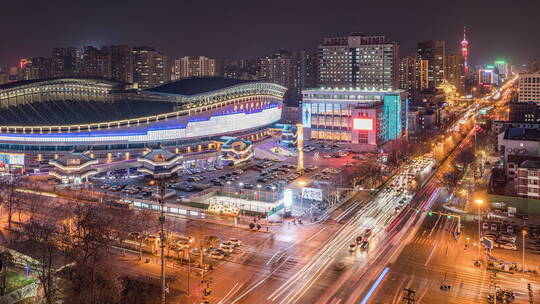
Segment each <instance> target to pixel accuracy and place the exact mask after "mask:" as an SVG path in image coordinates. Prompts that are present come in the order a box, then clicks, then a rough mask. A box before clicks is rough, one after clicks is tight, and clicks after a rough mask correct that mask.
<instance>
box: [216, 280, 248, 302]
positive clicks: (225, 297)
mask: <svg viewBox="0 0 540 304" xmlns="http://www.w3.org/2000/svg"><path fill="white" fill-rule="evenodd" d="M242 285H244V283H242ZM242 285H240V287H242ZM236 286H238V282H236V284H234V286H233V287H232V288H231V290H229V292H227V294H226V295H225V296H224V297H223V298H222V299H221V300H220V301H219V302H218V304H223V303H224V301H225V300H226V299H227V298H228V297H229V295H230V294H231V293H232V292H233V290H235V289H236ZM238 289H240V288H238Z"/></svg>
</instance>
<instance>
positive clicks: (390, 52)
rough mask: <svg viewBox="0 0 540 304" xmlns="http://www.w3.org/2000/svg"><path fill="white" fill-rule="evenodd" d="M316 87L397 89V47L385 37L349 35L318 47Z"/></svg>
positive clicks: (327, 40)
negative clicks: (317, 85)
mask: <svg viewBox="0 0 540 304" xmlns="http://www.w3.org/2000/svg"><path fill="white" fill-rule="evenodd" d="M318 60H319V71H318V76H319V77H318V84H319V85H320V86H323V87H324V86H326V87H332V88H336V87H338V88H359V89H397V88H398V87H399V45H398V44H397V43H396V42H392V41H389V40H388V39H387V38H386V37H385V36H366V35H363V34H351V35H350V36H348V37H336V38H325V39H324V40H323V42H322V44H321V45H319V54H318Z"/></svg>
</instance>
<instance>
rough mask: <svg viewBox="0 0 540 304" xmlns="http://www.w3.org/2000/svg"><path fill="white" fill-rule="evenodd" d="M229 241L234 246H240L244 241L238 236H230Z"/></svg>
mask: <svg viewBox="0 0 540 304" xmlns="http://www.w3.org/2000/svg"><path fill="white" fill-rule="evenodd" d="M229 243H231V244H233V245H234V246H236V247H238V246H241V245H242V241H240V240H239V239H237V238H229Z"/></svg>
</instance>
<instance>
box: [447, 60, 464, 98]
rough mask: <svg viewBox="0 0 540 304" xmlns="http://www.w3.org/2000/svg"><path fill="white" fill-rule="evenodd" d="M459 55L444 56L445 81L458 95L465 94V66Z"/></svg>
mask: <svg viewBox="0 0 540 304" xmlns="http://www.w3.org/2000/svg"><path fill="white" fill-rule="evenodd" d="M464 64H465V63H464V59H463V56H462V55H461V54H451V55H448V56H446V72H445V73H446V75H445V77H446V81H448V83H450V84H451V85H453V86H454V87H456V92H457V93H458V94H459V95H464V94H465V66H464Z"/></svg>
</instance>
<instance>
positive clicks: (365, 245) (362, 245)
mask: <svg viewBox="0 0 540 304" xmlns="http://www.w3.org/2000/svg"><path fill="white" fill-rule="evenodd" d="M368 247H369V242H368V241H363V242H362V244H360V248H362V249H367V248H368Z"/></svg>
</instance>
